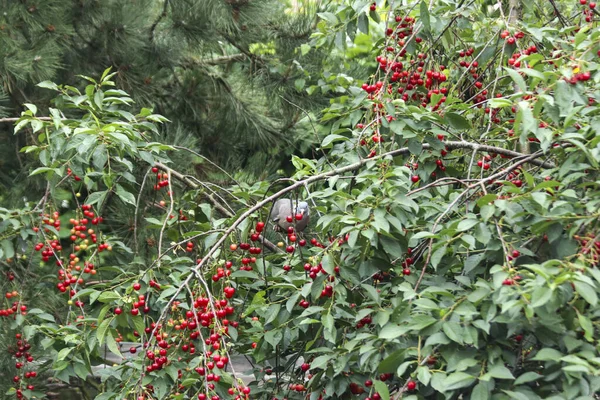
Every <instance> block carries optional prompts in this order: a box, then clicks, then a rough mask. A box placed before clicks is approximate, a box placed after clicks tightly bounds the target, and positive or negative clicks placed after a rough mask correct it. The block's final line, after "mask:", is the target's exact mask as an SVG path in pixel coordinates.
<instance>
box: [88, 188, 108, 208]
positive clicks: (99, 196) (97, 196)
mask: <svg viewBox="0 0 600 400" xmlns="http://www.w3.org/2000/svg"><path fill="white" fill-rule="evenodd" d="M107 195H108V191H103V192H94V193H92V194H90V195H89V196H88V198H87V200H86V204H89V205H94V204H96V203H98V207H101V206H102V203H103V202H104V199H105V198H106V196H107Z"/></svg>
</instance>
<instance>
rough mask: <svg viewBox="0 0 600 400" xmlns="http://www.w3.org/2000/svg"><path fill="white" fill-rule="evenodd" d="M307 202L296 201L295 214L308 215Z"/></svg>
mask: <svg viewBox="0 0 600 400" xmlns="http://www.w3.org/2000/svg"><path fill="white" fill-rule="evenodd" d="M308 213H309V211H308V203H307V202H305V201H301V202H299V203H298V207H296V214H301V215H302V217H304V216H308Z"/></svg>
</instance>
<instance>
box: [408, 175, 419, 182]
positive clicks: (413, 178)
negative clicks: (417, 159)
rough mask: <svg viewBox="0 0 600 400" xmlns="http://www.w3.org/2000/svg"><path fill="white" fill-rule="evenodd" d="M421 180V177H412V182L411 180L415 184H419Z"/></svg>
mask: <svg viewBox="0 0 600 400" xmlns="http://www.w3.org/2000/svg"><path fill="white" fill-rule="evenodd" d="M420 179H421V178H419V175H413V176H411V177H410V180H411V181H412V182H413V183H417V182H419V180H420Z"/></svg>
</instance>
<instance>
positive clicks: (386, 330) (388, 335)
mask: <svg viewBox="0 0 600 400" xmlns="http://www.w3.org/2000/svg"><path fill="white" fill-rule="evenodd" d="M403 334H404V331H403V330H402V329H400V327H399V326H398V325H396V324H393V323H390V324H387V325H386V326H384V327H383V329H381V331H380V332H379V335H378V336H379V338H380V339H387V340H391V339H396V338H397V337H400V336H402V335H403Z"/></svg>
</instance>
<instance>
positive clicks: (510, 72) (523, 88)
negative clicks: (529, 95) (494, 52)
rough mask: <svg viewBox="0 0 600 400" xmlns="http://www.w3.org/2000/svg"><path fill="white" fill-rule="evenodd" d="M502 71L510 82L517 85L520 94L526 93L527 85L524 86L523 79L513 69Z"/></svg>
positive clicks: (505, 68)
mask: <svg viewBox="0 0 600 400" xmlns="http://www.w3.org/2000/svg"><path fill="white" fill-rule="evenodd" d="M504 70H505V71H506V72H507V73H508V75H509V76H510V77H511V78H512V80H513V81H514V82H515V83H516V84H517V86H518V87H519V89H520V90H521V92H526V91H527V85H525V80H524V79H523V77H522V76H521V75H520V74H519V73H518V72H517V71H515V70H514V69H512V68H507V67H504Z"/></svg>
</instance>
